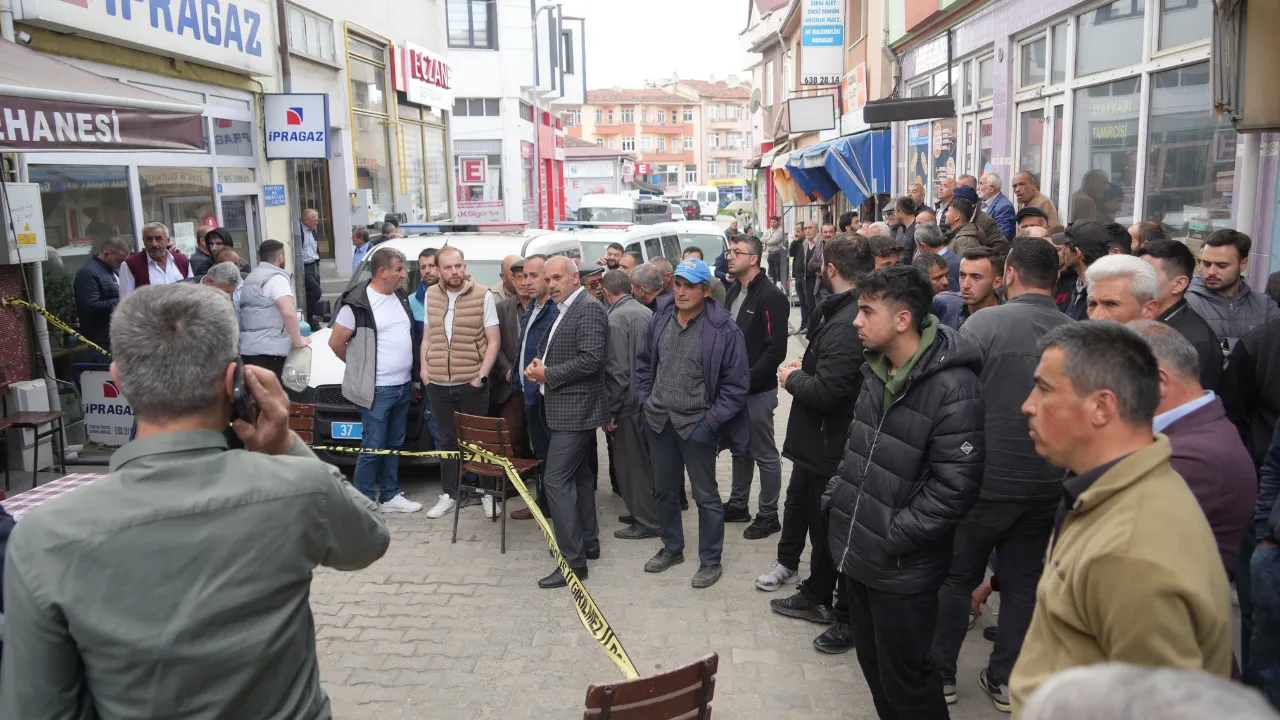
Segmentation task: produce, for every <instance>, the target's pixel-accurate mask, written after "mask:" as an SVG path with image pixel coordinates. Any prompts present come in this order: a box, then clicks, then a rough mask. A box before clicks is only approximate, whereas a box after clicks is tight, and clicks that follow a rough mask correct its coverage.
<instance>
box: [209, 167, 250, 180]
mask: <svg viewBox="0 0 1280 720" xmlns="http://www.w3.org/2000/svg"><path fill="white" fill-rule="evenodd" d="M255 177H256V173H254V172H253V168H246V167H220V168H218V182H219V183H251V182H254V179H255Z"/></svg>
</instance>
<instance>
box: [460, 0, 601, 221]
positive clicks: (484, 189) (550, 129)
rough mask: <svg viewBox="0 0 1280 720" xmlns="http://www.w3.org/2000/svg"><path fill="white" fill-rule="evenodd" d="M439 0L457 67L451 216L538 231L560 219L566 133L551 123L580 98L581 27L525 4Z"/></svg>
mask: <svg viewBox="0 0 1280 720" xmlns="http://www.w3.org/2000/svg"><path fill="white" fill-rule="evenodd" d="M444 1H445V4H446V8H447V12H446V16H447V20H448V22H449V52H450V58H451V59H452V61H453V63H454V67H455V68H456V70H455V71H454V75H453V79H454V88H455V94H456V98H455V101H454V112H453V118H454V119H453V121H452V123H451V127H450V129H451V131H452V133H453V142H452V147H451V150H452V152H453V155H454V158H455V160H454V178H453V183H454V192H455V196H456V202H457V217H458V218H459V219H465V220H472V221H476V222H498V221H512V222H527V223H530V224H531V225H535V226H538V227H545V226H547V221H548V220H550V219H551V218H556V219H562V215H560V213H561V212H562V207H563V205H564V182H565V179H564V160H565V156H564V130H563V127H557V126H556V117H555V116H556V115H557V114H558V111H559V108H560V107H562V106H564V105H566V104H573V105H578V104H581V103H582V102H583V101H584V100H585V99H586V95H585V93H586V89H585V77H586V64H585V60H586V59H585V47H586V46H585V37H584V33H585V23H584V22H583V20H582V19H581V18H572V17H564V16H563V15H562V14H561V13H560V11H559V8H557V7H555V6H547V5H544V6H543V7H541V8H534V7H531V6H530V4H529V3H527V2H523V1H522V0H496V1H493V2H474V1H473V0H444ZM535 57H536V58H538V62H537V63H535V62H534V59H535ZM535 121H536V122H535ZM539 128H545V129H544V130H539ZM464 159H465V162H464ZM464 169H466V170H468V171H469V172H466V173H464V172H463V170H464Z"/></svg>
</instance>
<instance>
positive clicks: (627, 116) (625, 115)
mask: <svg viewBox="0 0 1280 720" xmlns="http://www.w3.org/2000/svg"><path fill="white" fill-rule="evenodd" d="M635 121H636V110H635V108H622V124H623V125H631V124H632V123H634V122H635Z"/></svg>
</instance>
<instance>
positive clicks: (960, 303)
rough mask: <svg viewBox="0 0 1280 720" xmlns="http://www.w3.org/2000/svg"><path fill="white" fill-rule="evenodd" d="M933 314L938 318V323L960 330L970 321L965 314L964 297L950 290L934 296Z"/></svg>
mask: <svg viewBox="0 0 1280 720" xmlns="http://www.w3.org/2000/svg"><path fill="white" fill-rule="evenodd" d="M933 314H934V315H937V316H938V322H940V323H942V324H943V325H946V326H947V327H950V328H953V329H955V330H959V329H960V326H961V325H963V324H964V321H965V320H966V319H968V315H966V314H965V312H964V296H963V295H961V294H960V293H958V292H951V291H950V290H948V291H947V292H940V293H938V294H936V295H934V296H933Z"/></svg>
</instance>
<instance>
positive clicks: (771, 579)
mask: <svg viewBox="0 0 1280 720" xmlns="http://www.w3.org/2000/svg"><path fill="white" fill-rule="evenodd" d="M799 580H800V573H799V572H797V571H795V570H792V569H791V568H788V567H786V566H784V565H783V564H782V563H774V565H773V569H772V570H770V571H769V572H767V573H765V574H763V575H761V576H760V577H758V578H756V587H758V588H760V589H761V590H764V591H765V592H773V591H774V590H777V589H778V588H780V587H782V586H783V585H786V584H787V583H793V582H798V581H799ZM774 602H776V601H774Z"/></svg>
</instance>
